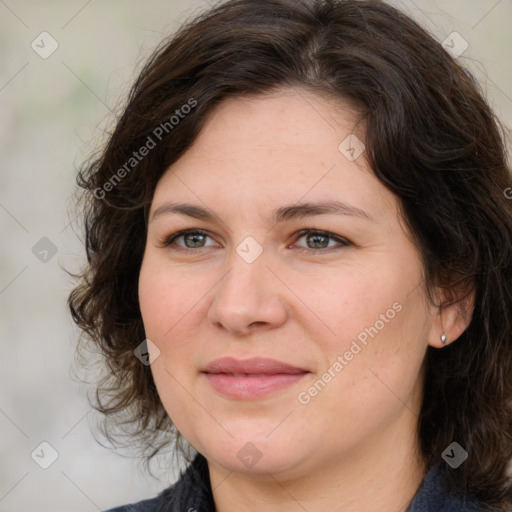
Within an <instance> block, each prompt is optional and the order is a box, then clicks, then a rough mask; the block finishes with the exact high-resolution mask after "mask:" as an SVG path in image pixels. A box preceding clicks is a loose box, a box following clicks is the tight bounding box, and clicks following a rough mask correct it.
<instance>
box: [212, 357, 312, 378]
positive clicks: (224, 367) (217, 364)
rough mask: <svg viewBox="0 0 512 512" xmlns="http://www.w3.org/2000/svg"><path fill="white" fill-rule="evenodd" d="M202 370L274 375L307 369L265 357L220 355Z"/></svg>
mask: <svg viewBox="0 0 512 512" xmlns="http://www.w3.org/2000/svg"><path fill="white" fill-rule="evenodd" d="M203 372H204V373H236V374H243V373H246V374H263V375H275V374H278V373H288V374H296V373H305V372H307V370H305V369H304V368H300V367H297V366H292V365H290V364H287V363H283V362H282V361H277V360H275V359H269V358H266V357H253V358H250V359H235V358H234V357H222V358H220V359H215V360H213V361H211V362H210V363H208V365H207V366H206V367H205V368H204V369H203Z"/></svg>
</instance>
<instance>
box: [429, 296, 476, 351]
mask: <svg viewBox="0 0 512 512" xmlns="http://www.w3.org/2000/svg"><path fill="white" fill-rule="evenodd" d="M437 304H438V305H437V306H433V307H432V323H431V328H430V333H429V340H428V344H429V345H430V346H432V347H436V348H443V347H445V346H448V345H449V344H450V343H453V342H454V341H456V340H457V339H458V338H459V337H460V335H461V334H462V333H463V332H464V331H465V330H466V329H467V327H468V326H469V324H470V322H471V318H472V317H473V311H474V309H475V292H474V291H473V290H472V291H470V292H468V291H467V288H466V290H462V289H460V288H459V289H458V290H453V289H447V288H438V289H437ZM442 334H445V335H446V343H445V344H444V345H443V343H442V341H441V335H442Z"/></svg>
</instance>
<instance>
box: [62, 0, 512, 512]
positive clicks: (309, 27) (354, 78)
mask: <svg viewBox="0 0 512 512" xmlns="http://www.w3.org/2000/svg"><path fill="white" fill-rule="evenodd" d="M286 87H289V88H301V89H307V90H309V91H312V92H314V93H316V94H318V95H320V96H322V97H325V98H335V99H336V98H337V99H340V100H345V101H349V102H351V103H352V104H353V105H356V106H357V109H358V112H359V114H360V116H361V119H362V120H364V123H365V127H366V129H365V144H366V157H367V160H368V162H369V165H370V167H371V169H372V170H373V172H374V174H375V176H376V177H377V178H378V179H379V180H380V181H381V182H382V183H383V184H384V185H385V186H386V187H387V188H388V189H389V190H391V191H392V192H393V193H394V194H395V196H396V197H397V200H398V202H399V204H400V207H401V210H402V214H403V218H404V220H405V222H406V224H407V226H408V227H409V228H410V231H411V232H412V234H413V237H414V240H415V243H416V245H417V247H418V250H419V252H420V254H421V257H422V262H423V267H424V274H425V278H426V289H427V292H428V293H429V294H430V293H431V291H432V290H433V288H434V287H435V286H442V287H446V288H447V289H450V290H452V291H453V296H454V297H455V299H454V300H455V301H457V302H458V304H460V306H461V307H463V306H464V304H465V303H466V299H467V297H468V296H469V294H470V293H474V311H473V315H472V319H471V322H470V324H469V327H468V328H467V330H466V331H465V332H464V333H463V334H462V335H461V336H460V338H459V339H458V340H457V341H455V342H453V343H451V344H450V345H449V346H447V347H446V348H443V349H442V350H440V349H435V348H432V347H429V348H428V351H427V355H426V360H425V368H426V373H425V381H424V397H423V403H422V409H421V414H420V417H419V420H418V439H419V443H420V447H421V450H422V454H423V456H424V459H425V461H426V464H427V467H428V468H430V467H432V466H434V465H437V464H440V463H441V464H444V462H443V461H442V459H441V454H442V452H443V451H444V450H445V449H446V447H447V446H448V445H450V443H452V441H457V442H458V443H459V444H461V445H462V446H463V447H464V448H465V449H466V451H467V452H468V454H469V456H468V459H467V460H466V461H465V462H464V463H463V464H462V465H461V466H460V467H459V468H458V469H456V470H451V469H450V470H449V471H447V482H448V484H449V485H450V488H451V490H452V492H454V493H463V494H469V493H471V494H473V495H474V496H475V497H476V498H477V499H478V500H480V501H481V502H482V503H484V504H486V505H487V506H489V507H491V509H492V510H505V509H506V508H505V507H507V506H508V505H510V504H511V503H512V489H511V483H510V478H509V476H508V474H507V468H508V465H509V462H510V459H511V456H512V434H511V432H512V380H511V379H512V201H511V200H510V196H511V195H512V189H511V188H510V187H511V186H512V182H511V176H510V170H509V168H508V167H507V154H506V145H505V140H504V139H505V137H504V135H503V132H504V131H503V129H502V126H501V125H500V123H499V121H498V120H497V119H496V118H495V116H494V114H493V112H492V111H491V109H490V108H489V106H488V104H487V102H486V101H485V99H484V97H483V94H482V92H481V90H480V87H479V85H478V84H477V83H476V81H475V80H474V79H473V78H472V76H471V74H470V73H469V71H467V70H465V69H464V68H463V67H462V66H461V64H460V63H459V62H458V61H457V60H454V59H453V58H452V57H451V56H450V55H449V54H448V53H447V52H446V51H445V50H444V49H443V47H442V45H441V44H440V43H439V42H437V41H436V40H435V39H434V38H433V37H432V36H431V35H429V34H428V33H427V32H426V31H425V30H424V29H422V28H421V27H420V26H419V25H418V24H417V23H415V22H414V21H413V20H411V19H410V18H409V17H407V16H406V15H405V14H403V13H401V12H400V11H398V10H396V9H395V8H393V7H391V6H390V5H387V4H385V3H383V2H380V1H372V0H369V1H365V0H363V1H358V0H338V1H336V0H309V1H308V0H295V1H286V0H231V1H227V2H225V3H221V4H220V5H218V6H216V7H214V8H212V9H211V10H210V11H208V12H205V13H203V14H201V15H200V16H199V17H197V18H196V19H194V20H192V21H191V22H189V23H187V24H186V25H184V26H183V27H182V28H181V29H180V30H179V32H178V33H177V34H176V35H174V36H173V37H172V38H170V39H169V40H166V41H164V42H163V43H162V44H161V45H160V46H159V48H157V50H156V51H155V52H154V53H153V55H152V56H151V57H150V58H149V60H148V61H147V63H146V64H145V66H144V67H143V69H142V71H141V72H140V75H139V76H138V78H137V80H136V82H135V84H134V85H133V88H132V89H131V92H130V94H129V97H128V100H127V105H126V108H125V109H124V112H123V114H122V116H121V117H120V118H119V119H118V121H117V123H116V126H115V129H114V130H113V132H112V133H111V134H110V135H109V138H108V141H107V143H106V145H105V147H104V148H103V149H102V150H101V152H100V153H98V154H96V155H95V156H93V157H91V159H89V160H88V161H87V162H86V163H85V164H84V165H83V167H82V169H81V170H80V172H79V178H78V183H79V185H80V187H82V188H83V189H84V191H83V195H82V202H81V203H80V205H81V208H82V211H83V214H84V216H85V224H84V225H85V246H86V252H87V266H86V268H85V269H84V270H83V272H82V273H81V275H80V276H79V277H80V282H79V283H77V285H76V287H75V288H74V289H73V291H72V293H71V294H70V297H69V307H70V310H71V314H72V316H73V319H74V321H75V322H76V323H77V324H78V326H79V327H80V328H81V329H82V330H83V331H84V332H85V334H86V336H85V339H88V340H89V342H92V343H93V346H94V347H95V348H96V350H98V349H99V352H100V353H101V355H102V357H103V359H104V361H106V367H105V372H104V373H103V378H102V380H101V381H100V382H99V383H97V385H96V386H95V389H96V393H95V397H96V398H95V400H94V402H95V407H96V408H97V409H98V410H99V411H101V412H102V413H104V415H105V421H106V425H107V432H108V433H109V435H110V436H111V438H112V439H118V437H119V436H118V434H120V432H121V430H122V432H123V435H125V436H126V435H130V436H131V437H130V438H129V439H131V440H133V439H134V438H136V439H137V440H138V444H139V446H144V447H145V448H144V449H145V453H146V455H147V457H148V460H149V459H150V458H151V457H152V456H154V455H155V454H156V453H157V452H159V451H160V449H161V448H162V447H163V446H164V445H165V444H167V443H169V442H171V441H172V440H173V439H176V435H178V436H179V434H177V433H176V432H175V429H174V428H173V425H172V423H171V420H170V419H169V417H168V416H167V414H166V412H165V410H164V408H163V406H162V404H161V402H160V399H159V397H158V394H157V391H156V388H155V385H154V382H153V379H152V375H151V371H150V368H149V366H145V365H143V364H141V362H140V361H139V360H138V359H137V358H136V357H135V356H134V349H135V348H136V347H137V346H138V345H139V344H140V343H141V341H142V340H144V339H145V333H144V329H143V324H142V318H141V312H140V308H139V302H138V288H137V286H138V276H139V270H140V267H141V262H142V257H143V252H144V247H145V239H146V220H147V219H146V216H147V213H148V211H149V207H150V205H151V201H152V197H153V193H154V190H155V187H156V184H157V182H158V180H159V179H160V177H161V176H162V174H163V173H164V172H165V171H166V169H167V168H168V167H169V166H170V165H171V164H173V163H174V162H175V161H176V160H177V159H178V158H179V157H180V156H181V155H182V154H183V153H184V152H185V151H186V150H187V149H188V148H189V147H190V146H191V145H192V144H193V143H194V140H195V138H196V137H197V135H198V133H199V132H200V130H201V129H202V127H203V126H204V124H205V120H206V119H207V118H208V115H209V114H210V113H211V112H212V109H213V108H214V107H215V106H216V105H217V104H219V103H220V102H222V101H223V100H224V99H226V98H229V97H234V96H253V95H258V94H262V93H266V92H272V91H274V90H277V89H281V88H286ZM150 141H152V143H154V144H152V143H151V142H150ZM144 147H146V150H142V148H144ZM507 196H508V199H507ZM431 300H432V298H431ZM107 420H108V421H107Z"/></svg>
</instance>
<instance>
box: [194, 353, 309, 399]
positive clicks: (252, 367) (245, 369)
mask: <svg viewBox="0 0 512 512" xmlns="http://www.w3.org/2000/svg"><path fill="white" fill-rule="evenodd" d="M202 373H203V374H204V375H205V377H206V379H207V380H208V382H209V384H210V385H211V387H212V388H213V389H214V390H215V391H216V392H217V393H220V394H222V395H224V396H227V397H229V398H232V399H245V400H247V399H251V398H259V397H261V396H265V395H269V394H271V393H274V392H276V391H278V390H281V389H284V388H286V387H289V386H291V385H293V384H295V383H297V382H298V381H299V380H301V379H302V378H303V377H304V376H305V375H307V374H308V373H310V372H309V371H308V370H306V369H304V368H300V367H297V366H293V365H290V364H287V363H284V362H281V361H276V360H274V359H268V358H259V357H258V358H252V359H245V360H237V359H235V358H232V357H225V358H222V359H216V360H215V361H212V362H211V363H210V364H208V365H207V366H206V367H205V369H204V370H203V371H202Z"/></svg>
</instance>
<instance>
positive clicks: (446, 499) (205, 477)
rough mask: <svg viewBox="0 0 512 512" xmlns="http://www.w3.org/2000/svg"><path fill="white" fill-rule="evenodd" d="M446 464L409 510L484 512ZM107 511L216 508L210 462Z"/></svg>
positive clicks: (204, 511) (199, 460) (208, 511)
mask: <svg viewBox="0 0 512 512" xmlns="http://www.w3.org/2000/svg"><path fill="white" fill-rule="evenodd" d="M444 471H447V468H446V467H444V466H443V465H439V466H437V467H435V468H432V469H431V470H430V471H429V472H428V473H427V475H426V476H425V478H424V480H423V482H422V483H421V485H420V487H419V489H418V490H417V492H416V494H415V495H414V498H413V499H412V501H411V503H410V505H409V507H408V509H407V511H406V512H485V511H486V510H487V509H486V508H484V507H483V506H482V505H479V504H478V503H477V502H476V501H473V500H471V499H469V498H467V497H460V496H455V495H451V494H448V493H447V491H446V487H445V485H444V481H443V473H444ZM105 512H215V505H214V502H213V495H212V491H211V486H210V477H209V473H208V464H207V462H206V459H205V458H204V457H203V456H202V455H201V454H198V455H197V456H196V457H195V459H194V460H193V461H192V463H191V464H190V465H189V466H188V468H187V470H186V471H185V473H184V474H183V475H182V476H181V478H180V479H179V480H178V481H177V482H176V483H175V484H173V485H172V486H170V487H168V488H167V489H165V490H164V491H162V492H161V493H160V494H159V495H158V496H157V497H155V498H152V499H149V500H144V501H139V502H138V503H134V504H132V505H124V506H121V507H116V508H111V509H109V510H107V511H105Z"/></svg>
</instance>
